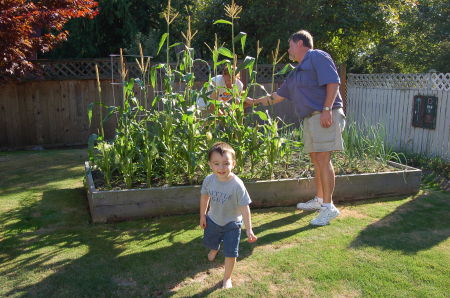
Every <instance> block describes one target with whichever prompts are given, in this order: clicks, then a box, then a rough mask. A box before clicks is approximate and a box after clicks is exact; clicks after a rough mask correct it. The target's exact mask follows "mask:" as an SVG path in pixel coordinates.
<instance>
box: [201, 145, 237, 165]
mask: <svg viewBox="0 0 450 298" xmlns="http://www.w3.org/2000/svg"><path fill="white" fill-rule="evenodd" d="M214 152H217V153H219V154H220V155H223V154H224V153H225V152H229V153H230V154H231V158H232V159H233V160H235V159H236V152H235V151H234V149H233V147H231V146H230V145H229V144H228V143H225V142H217V143H215V144H214V145H212V147H211V149H209V151H208V161H210V160H211V155H212V154H213V153H214Z"/></svg>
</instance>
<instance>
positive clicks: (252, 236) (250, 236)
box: [246, 230, 258, 243]
mask: <svg viewBox="0 0 450 298" xmlns="http://www.w3.org/2000/svg"><path fill="white" fill-rule="evenodd" d="M246 232H247V238H248V239H247V242H248V243H253V242H256V240H257V239H258V237H256V236H255V234H253V230H247V231H246Z"/></svg>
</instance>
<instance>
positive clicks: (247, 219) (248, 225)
mask: <svg viewBox="0 0 450 298" xmlns="http://www.w3.org/2000/svg"><path fill="white" fill-rule="evenodd" d="M240 210H241V213H242V217H243V219H244V224H245V232H246V233H247V238H248V239H247V241H248V242H255V241H256V239H258V237H256V236H255V234H254V233H253V229H252V219H251V214H250V207H249V206H248V205H245V206H240Z"/></svg>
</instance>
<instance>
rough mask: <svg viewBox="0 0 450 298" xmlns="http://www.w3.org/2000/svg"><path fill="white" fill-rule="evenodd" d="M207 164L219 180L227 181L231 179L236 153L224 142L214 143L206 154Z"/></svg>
mask: <svg viewBox="0 0 450 298" xmlns="http://www.w3.org/2000/svg"><path fill="white" fill-rule="evenodd" d="M208 164H209V167H210V168H211V170H212V171H213V173H214V174H216V175H217V177H218V178H219V180H223V181H227V180H229V179H230V178H231V174H232V172H231V171H232V170H233V168H234V166H235V165H236V153H235V151H234V149H233V147H231V146H230V145H229V144H227V143H225V142H218V143H215V144H214V145H213V146H212V147H211V149H209V152H208Z"/></svg>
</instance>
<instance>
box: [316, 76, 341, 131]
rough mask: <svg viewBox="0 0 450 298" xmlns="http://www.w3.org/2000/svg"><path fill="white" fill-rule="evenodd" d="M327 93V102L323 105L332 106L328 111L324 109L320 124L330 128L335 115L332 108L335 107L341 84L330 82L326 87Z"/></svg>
mask: <svg viewBox="0 0 450 298" xmlns="http://www.w3.org/2000/svg"><path fill="white" fill-rule="evenodd" d="M326 90H327V94H326V97H325V103H324V105H323V108H324V107H328V108H330V109H329V110H328V111H326V110H322V113H321V115H320V125H322V127H324V128H328V127H330V126H331V124H333V116H332V111H331V109H332V108H333V104H334V100H335V99H336V96H337V94H338V92H339V84H338V83H330V84H327V87H326Z"/></svg>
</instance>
